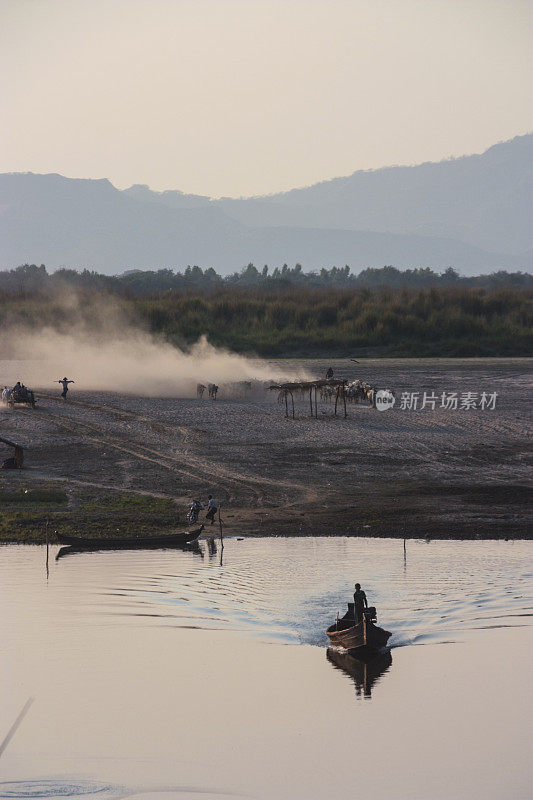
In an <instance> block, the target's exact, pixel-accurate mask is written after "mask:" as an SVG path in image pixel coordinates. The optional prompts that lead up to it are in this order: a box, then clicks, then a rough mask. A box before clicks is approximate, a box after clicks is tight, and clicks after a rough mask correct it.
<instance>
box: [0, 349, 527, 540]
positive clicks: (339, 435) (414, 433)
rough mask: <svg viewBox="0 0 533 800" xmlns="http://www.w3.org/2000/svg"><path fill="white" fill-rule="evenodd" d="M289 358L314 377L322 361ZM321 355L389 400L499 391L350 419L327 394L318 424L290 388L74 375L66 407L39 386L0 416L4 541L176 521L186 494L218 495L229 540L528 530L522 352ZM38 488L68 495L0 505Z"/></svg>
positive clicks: (357, 412) (512, 535)
mask: <svg viewBox="0 0 533 800" xmlns="http://www.w3.org/2000/svg"><path fill="white" fill-rule="evenodd" d="M299 363H303V364H304V365H305V368H306V369H308V370H310V371H312V372H313V373H315V374H316V375H317V376H320V374H321V372H322V370H323V366H324V365H323V362H321V361H305V362H299ZM331 363H332V365H333V367H334V369H335V373H336V374H337V375H342V376H343V377H346V378H347V379H352V378H354V377H363V378H364V379H366V380H368V381H369V382H371V383H373V384H374V385H377V386H381V387H392V388H394V389H395V391H396V396H397V398H398V399H399V398H400V397H401V394H402V392H405V391H407V392H418V393H419V394H420V397H422V395H423V393H424V392H427V393H429V392H434V393H435V394H436V395H437V396H438V397H440V396H441V394H442V393H443V392H454V391H455V392H458V393H459V394H462V393H465V392H473V393H476V394H477V395H478V396H479V395H480V394H481V392H483V391H484V392H497V395H498V398H497V402H496V407H495V408H494V409H493V410H486V409H485V410H481V409H471V410H462V411H461V410H449V409H445V408H440V407H438V405H437V407H436V408H435V409H434V410H431V409H429V410H428V409H427V408H425V409H424V410H421V409H416V410H407V409H401V408H400V407H399V405H400V403H399V400H398V403H397V405H396V406H395V408H393V409H392V410H391V411H387V412H378V411H377V410H376V409H373V408H370V407H368V406H365V405H352V404H350V405H349V406H348V416H347V418H346V419H344V418H343V417H342V416H337V417H335V416H334V412H333V405H332V404H330V403H329V404H328V403H322V404H319V417H318V419H312V418H310V415H309V403H308V399H307V398H296V407H295V411H296V419H294V420H293V419H292V418H290V419H286V418H285V415H284V407H283V406H282V405H279V404H278V403H277V402H276V398H275V397H274V396H272V395H273V393H268V392H265V393H263V395H260V396H252V397H242V396H232V394H231V390H230V389H227V390H224V388H222V389H221V391H220V394H219V398H218V399H217V400H216V401H215V402H213V401H210V400H208V399H205V398H204V399H203V400H198V399H196V398H192V399H190V398H189V399H180V398H147V397H139V396H135V395H121V394H115V393H111V392H105V393H104V392H88V391H84V390H82V389H81V385H82V381H80V382H79V384H80V388H76V391H71V392H70V393H69V399H68V400H67V401H66V402H65V401H63V400H62V399H61V398H60V397H58V395H57V394H54V393H53V392H50V390H49V389H48V390H39V388H38V387H34V388H35V389H36V393H37V397H38V404H37V408H36V409H35V411H32V410H31V409H29V408H24V407H17V408H15V409H13V410H9V409H8V410H6V409H2V411H1V412H0V429H1V431H2V433H0V435H2V436H4V437H5V438H7V439H9V440H11V441H15V442H17V443H19V444H21V445H22V446H23V447H24V448H25V468H24V469H23V470H21V471H0V523H1V524H0V541H19V542H40V541H41V542H42V541H45V530H44V526H45V524H46V519H47V518H48V520H49V530H50V531H51V530H55V529H60V528H61V529H63V530H65V532H67V531H68V532H77V533H86V534H87V535H93V536H94V535H102V536H106V535H108V536H110V535H115V536H116V535H117V531H119V532H121V533H123V534H124V535H132V534H133V535H135V534H136V533H138V534H139V535H149V534H150V533H151V532H153V533H161V532H162V531H167V530H168V531H170V530H175V529H176V528H178V529H179V528H183V527H185V524H186V520H185V513H186V509H187V503H188V502H189V500H191V499H193V498H196V497H198V498H200V499H201V500H204V501H205V499H206V497H207V494H208V493H212V494H213V495H214V496H215V497H217V498H218V499H219V500H220V501H221V502H222V520H223V523H224V533H225V535H226V536H232V535H238V536H253V535H261V536H271V535H272V536H273V535H283V536H323V535H338V536H346V535H348V536H373V537H395V538H431V539H436V538H451V539H474V538H483V539H500V538H503V539H505V538H508V539H518V538H529V537H530V535H531V513H530V507H529V505H528V493H529V491H530V486H531V484H530V464H531V451H532V445H531V440H530V438H528V437H529V427H528V420H529V418H530V417H529V414H530V411H529V403H530V386H531V372H532V369H531V368H532V361H531V360H527V359H494V360H492V359H461V360H450V359H447V360H434V359H427V360H420V359H417V360H415V361H413V360H408V359H405V360H402V359H400V360H397V361H394V360H391V359H387V360H383V361H380V360H378V359H375V360H371V359H368V360H365V361H363V362H362V363H361V364H358V365H356V364H354V363H352V362H349V361H346V360H338V361H333V362H331ZM2 366H3V365H2V363H1V362H0V371H2ZM7 372H8V368H7V367H6V366H4V369H3V374H2V378H1V381H0V382H2V383H4V382H5V383H9V381H10V378H11V376H10V375H9V374H6V373H7ZM24 378H25V379H26V380H27V383H28V384H29V385H31V375H28V376H27V377H26V376H24ZM76 387H78V383H77V384H76ZM0 455H1V456H3V457H7V456H8V455H9V452H8V451H7V450H2V452H1V453H0ZM36 487H41V488H43V487H44V488H45V489H46V487H48V488H50V489H54V490H57V489H58V488H59V489H63V490H64V492H65V502H64V503H63V504H62V505H60V506H59V507H58V506H57V505H56V506H53V505H50V504H49V505H48V506H47V505H46V503H38V504H28V505H24V504H22V506H21V505H20V504H19V505H17V503H16V502H14V501H13V499H12V501H11V502H5V501H3V500H2V496H4V498H5V496H6V495H5V493H6V492H9V491H13V490H16V489H17V488H18V489H21V490H22V491H23V490H24V489H25V488H36ZM2 493H3V495H2ZM215 530H216V531H217V533H218V526H217V528H215V527H213V531H215ZM206 531H207V532H209V531H210V529H209V528H208V529H206ZM50 540H51V541H52V537H50Z"/></svg>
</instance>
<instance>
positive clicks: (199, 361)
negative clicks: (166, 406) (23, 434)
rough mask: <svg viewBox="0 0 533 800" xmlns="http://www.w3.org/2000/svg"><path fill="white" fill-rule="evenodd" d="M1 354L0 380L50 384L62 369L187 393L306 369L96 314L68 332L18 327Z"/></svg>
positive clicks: (83, 383) (121, 384) (84, 383)
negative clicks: (180, 343)
mask: <svg viewBox="0 0 533 800" xmlns="http://www.w3.org/2000/svg"><path fill="white" fill-rule="evenodd" d="M0 359H4V360H3V361H0V384H1V386H3V385H4V384H6V385H8V386H9V385H10V386H13V384H14V383H15V381H17V380H21V381H23V382H24V383H25V384H26V385H27V386H29V387H31V388H41V389H44V388H47V389H51V388H52V385H53V384H52V382H53V381H57V380H58V379H59V378H62V377H63V376H67V377H68V378H69V379H71V380H74V381H75V388H79V389H83V390H93V391H113V392H123V393H127V394H136V395H140V396H144V397H192V396H195V395H196V385H197V383H203V384H205V385H207V384H208V383H215V384H217V385H219V386H221V387H222V386H228V388H230V387H229V385H230V384H238V383H239V382H243V381H251V382H258V383H257V384H256V386H257V387H258V388H259V387H260V385H261V384H260V383H259V382H268V381H277V382H279V381H281V380H290V379H296V378H304V377H306V375H305V374H304V373H302V372H301V371H296V370H293V371H289V370H286V369H283V368H281V367H275V366H274V365H272V364H269V363H268V362H266V361H262V360H261V359H258V358H247V357H244V356H239V355H237V354H235V353H231V352H229V351H227V350H224V349H221V348H217V347H214V346H212V345H211V344H210V343H209V342H208V341H207V339H206V337H205V336H202V337H200V339H199V340H198V342H197V343H196V344H194V345H192V346H191V347H190V348H186V349H185V348H184V349H180V348H178V347H175V346H173V345H172V344H170V343H169V342H167V341H165V340H163V339H161V338H158V337H156V336H153V335H152V334H150V333H148V332H146V331H144V330H142V329H140V328H137V327H135V326H134V325H133V324H132V323H131V322H130V321H128V320H125V319H120V320H119V322H118V324H117V317H116V315H114V323H111V322H110V319H109V317H107V320H106V321H105V323H102V325H100V326H99V325H95V324H94V320H93V322H92V323H91V324H89V325H87V324H81V325H80V326H79V328H78V329H77V330H74V331H72V332H65V331H58V330H55V329H53V328H51V327H44V328H41V329H37V330H35V329H33V330H27V329H26V330H20V329H18V330H17V331H16V333H15V334H14V335H11V336H10V338H9V341H8V340H7V337H2V341H0ZM237 390H238V387H236V391H237ZM237 393H238V391H237ZM228 394H231V391H229V392H228Z"/></svg>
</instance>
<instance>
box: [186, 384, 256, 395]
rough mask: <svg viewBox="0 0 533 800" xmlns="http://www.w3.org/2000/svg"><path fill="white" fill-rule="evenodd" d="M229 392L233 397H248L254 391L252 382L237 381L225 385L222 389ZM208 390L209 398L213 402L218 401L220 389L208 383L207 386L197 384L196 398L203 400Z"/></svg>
mask: <svg viewBox="0 0 533 800" xmlns="http://www.w3.org/2000/svg"><path fill="white" fill-rule="evenodd" d="M222 388H223V389H224V390H228V391H229V393H230V395H231V396H232V397H246V396H247V395H249V394H250V392H251V391H252V388H253V387H252V381H237V382H235V383H231V384H224V385H223V387H222ZM206 389H207V396H208V397H210V398H211V399H212V400H216V399H217V393H218V390H219V387H218V386H217V384H216V383H208V384H207V386H206V385H205V384H203V383H197V384H196V396H197V397H198V398H199V399H200V400H201V399H202V397H203V396H204V392H205V390H206Z"/></svg>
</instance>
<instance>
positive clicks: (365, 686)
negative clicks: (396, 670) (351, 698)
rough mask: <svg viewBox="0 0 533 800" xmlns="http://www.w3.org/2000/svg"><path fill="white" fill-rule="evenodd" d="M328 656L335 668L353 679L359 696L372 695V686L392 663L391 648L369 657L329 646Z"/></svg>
mask: <svg viewBox="0 0 533 800" xmlns="http://www.w3.org/2000/svg"><path fill="white" fill-rule="evenodd" d="M326 657H327V659H328V661H329V662H330V663H331V664H333V666H334V667H335V669H340V670H342V671H343V672H345V673H346V674H347V675H349V676H350V677H351V678H352V679H353V682H354V684H355V693H356V695H357V697H361V695H362V696H363V697H372V687H373V686H374V684H375V683H377V682H378V681H379V680H380V678H381V676H382V675H384V674H385V673H386V672H387V671H388V670H389V668H390V666H391V664H392V656H391V652H390V650H384V651H383V652H381V653H377V654H376V655H374V656H371V657H369V658H363V657H361V658H355V656H353V655H352V654H351V653H349V652H348V651H347V650H339V649H338V648H336V647H328V649H327V650H326Z"/></svg>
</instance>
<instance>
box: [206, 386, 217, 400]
mask: <svg viewBox="0 0 533 800" xmlns="http://www.w3.org/2000/svg"><path fill="white" fill-rule="evenodd" d="M207 392H208V394H209V397H211V398H212V399H213V400H216V399H217V392H218V386H217V385H216V383H208V384H207Z"/></svg>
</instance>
